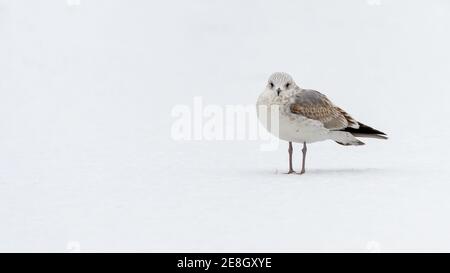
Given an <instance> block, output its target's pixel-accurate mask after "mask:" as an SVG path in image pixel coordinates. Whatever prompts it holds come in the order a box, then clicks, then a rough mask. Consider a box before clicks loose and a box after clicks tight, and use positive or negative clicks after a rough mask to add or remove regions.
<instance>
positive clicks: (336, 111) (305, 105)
mask: <svg viewBox="0 0 450 273" xmlns="http://www.w3.org/2000/svg"><path fill="white" fill-rule="evenodd" d="M290 110H291V112H292V113H294V114H299V115H302V116H304V117H306V118H309V119H313V120H318V121H320V122H322V123H323V125H324V127H325V128H327V129H330V130H340V129H344V128H347V127H351V128H358V122H356V121H355V120H354V119H353V118H352V117H351V116H350V115H349V114H347V113H346V112H345V111H344V110H342V109H341V108H339V107H336V106H334V105H333V103H332V102H331V101H330V100H329V99H328V98H327V97H326V96H325V95H323V94H321V93H319V92H318V91H315V90H307V89H303V90H301V91H300V92H299V93H298V94H297V95H296V96H295V99H294V102H293V103H292V104H291V106H290Z"/></svg>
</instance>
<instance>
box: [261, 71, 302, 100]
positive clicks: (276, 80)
mask: <svg viewBox="0 0 450 273" xmlns="http://www.w3.org/2000/svg"><path fill="white" fill-rule="evenodd" d="M296 86H297V84H296V83H295V82H294V80H293V79H292V77H291V75H289V74H288V73H285V72H275V73H273V74H272V75H270V77H269V80H268V82H267V88H268V89H269V90H272V91H273V92H275V94H276V95H277V96H279V95H280V93H281V92H285V91H289V90H292V89H294V88H295V87H296Z"/></svg>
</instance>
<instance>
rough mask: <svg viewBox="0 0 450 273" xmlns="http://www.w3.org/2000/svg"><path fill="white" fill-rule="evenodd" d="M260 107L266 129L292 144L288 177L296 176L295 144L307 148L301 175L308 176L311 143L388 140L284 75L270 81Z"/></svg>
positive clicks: (259, 102) (320, 95)
mask: <svg viewBox="0 0 450 273" xmlns="http://www.w3.org/2000/svg"><path fill="white" fill-rule="evenodd" d="M256 105H257V113H258V118H259V120H260V121H261V122H262V123H263V125H264V127H265V128H266V129H267V130H268V131H269V132H271V133H272V134H274V135H276V136H277V137H278V138H280V139H282V140H285V141H287V142H289V148H288V153H289V171H288V174H290V173H295V171H294V169H293V168H292V152H293V148H292V142H294V143H302V144H303V149H302V153H303V159H302V166H301V172H300V174H304V173H305V160H306V151H307V148H306V144H307V143H313V142H319V141H324V140H333V141H335V142H336V143H338V144H340V145H345V146H350V145H364V142H362V141H360V140H359V139H357V138H356V137H368V138H377V139H387V136H386V134H385V133H383V132H381V131H378V130H375V129H374V128H372V127H369V126H367V125H364V124H363V123H361V122H359V121H357V120H355V119H354V118H352V117H351V116H350V115H349V114H348V113H347V112H345V111H344V110H342V109H341V108H339V107H337V106H335V105H334V104H333V103H332V102H331V101H330V100H329V99H328V98H327V97H326V96H325V95H323V94H322V93H320V92H318V91H316V90H311V89H303V88H300V87H299V86H297V84H296V83H295V82H294V80H293V79H292V77H291V76H290V75H289V74H287V73H284V72H276V73H273V74H272V75H271V76H270V77H269V80H268V82H267V86H266V88H265V89H264V91H263V92H262V93H261V94H260V95H259V97H258V100H257V103H256ZM274 109H276V110H275V111H274ZM273 113H277V115H274V114H273Z"/></svg>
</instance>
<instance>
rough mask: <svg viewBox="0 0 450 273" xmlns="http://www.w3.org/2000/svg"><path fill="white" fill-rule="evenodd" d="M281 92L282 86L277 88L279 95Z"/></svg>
mask: <svg viewBox="0 0 450 273" xmlns="http://www.w3.org/2000/svg"><path fill="white" fill-rule="evenodd" d="M280 92H281V88H277V95H278V96H279V95H280Z"/></svg>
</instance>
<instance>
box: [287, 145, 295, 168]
mask: <svg viewBox="0 0 450 273" xmlns="http://www.w3.org/2000/svg"><path fill="white" fill-rule="evenodd" d="M292 152H293V149H292V142H290V141H289V148H288V153H289V172H287V173H288V174H290V173H295V172H294V169H293V168H292Z"/></svg>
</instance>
